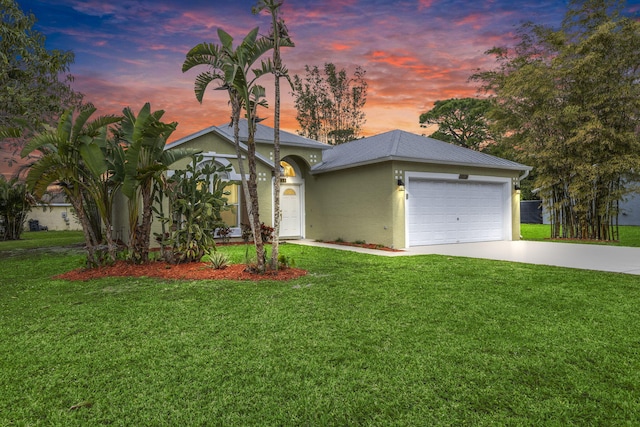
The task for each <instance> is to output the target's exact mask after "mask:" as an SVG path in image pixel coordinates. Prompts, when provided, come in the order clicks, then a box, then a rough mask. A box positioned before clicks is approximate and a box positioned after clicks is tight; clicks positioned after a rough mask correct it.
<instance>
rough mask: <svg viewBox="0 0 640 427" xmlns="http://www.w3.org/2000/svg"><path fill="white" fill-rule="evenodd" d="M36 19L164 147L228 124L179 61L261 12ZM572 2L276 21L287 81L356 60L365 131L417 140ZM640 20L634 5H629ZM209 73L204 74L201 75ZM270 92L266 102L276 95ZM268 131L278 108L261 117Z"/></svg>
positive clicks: (43, 9) (73, 6) (209, 1)
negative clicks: (362, 80) (154, 122)
mask: <svg viewBox="0 0 640 427" xmlns="http://www.w3.org/2000/svg"><path fill="white" fill-rule="evenodd" d="M18 3H19V4H20V6H21V8H22V9H23V10H24V11H25V12H32V13H34V14H35V16H36V18H37V19H38V23H37V25H36V29H38V30H39V31H40V32H42V33H43V34H45V35H46V37H47V48H49V49H61V50H72V51H73V52H74V53H75V63H74V64H73V65H72V68H71V73H72V74H73V75H74V76H75V82H74V88H75V89H76V90H77V91H80V92H82V93H84V94H85V100H86V101H88V102H92V103H94V104H95V106H96V107H97V108H98V110H99V114H111V113H116V114H118V113H120V112H121V111H122V109H123V108H124V107H126V106H131V107H132V109H133V110H135V111H137V110H139V109H140V107H142V105H143V104H144V103H145V102H147V101H149V102H151V107H152V109H154V110H158V109H163V110H165V111H166V114H165V117H164V119H165V121H176V122H178V123H179V125H178V128H177V131H176V132H175V133H174V135H173V136H172V138H171V140H175V139H177V138H180V137H183V136H186V135H189V134H191V133H194V132H197V131H199V130H201V129H203V128H205V127H208V126H211V125H219V124H222V123H225V122H228V120H229V116H230V113H229V108H228V106H227V98H226V93H224V92H222V91H209V92H208V93H207V94H206V95H205V98H204V101H203V103H202V105H201V104H199V103H198V101H197V100H196V99H195V96H194V93H193V82H194V78H195V76H196V75H197V74H198V71H196V70H193V71H191V72H188V73H186V74H183V73H182V71H181V67H182V63H183V61H184V58H185V54H186V53H187V52H188V51H189V49H190V48H192V47H193V46H195V45H196V44H198V43H200V42H205V41H206V42H218V37H217V29H218V28H223V29H224V30H225V31H227V32H229V33H230V34H231V35H232V36H234V38H236V40H237V41H239V40H240V39H241V38H242V37H243V36H244V35H246V34H247V33H248V32H249V30H251V29H252V28H254V27H256V26H259V27H260V31H261V33H263V34H264V33H266V32H268V30H269V25H270V17H269V16H268V15H257V16H256V15H253V14H252V13H251V7H252V6H253V5H254V4H255V0H226V1H222V0H187V1H184V0H182V1H178V0H111V1H105V0H88V1H81V0H56V1H55V2H52V1H50V0H42V1H40V0H19V1H18ZM566 8H567V2H565V1H550V0H528V1H519V0H476V1H462V0H453V1H451V0H449V1H446V0H443V1H440V0H398V1H388V0H369V1H361V0H328V1H317V0H313V1H312V0H285V2H284V6H283V8H282V16H283V18H284V19H285V21H286V24H287V26H288V28H289V32H290V35H291V37H292V39H293V41H294V42H295V44H296V47H295V48H290V49H286V50H284V51H283V60H284V62H285V64H286V65H287V67H288V68H289V71H290V74H291V75H293V74H299V75H301V76H302V75H304V66H305V64H306V65H310V66H311V65H318V66H322V65H323V64H324V63H325V62H333V63H334V64H336V66H337V67H339V68H346V69H347V70H348V71H349V73H350V74H351V72H352V71H353V69H354V68H355V67H356V66H358V65H360V66H362V67H363V68H364V69H365V70H366V80H367V82H368V84H369V91H368V98H367V104H366V106H365V113H366V118H367V121H366V123H365V125H364V134H365V135H374V134H377V133H381V132H384V131H388V130H393V129H402V130H406V131H409V132H414V133H424V132H425V130H424V129H421V128H420V126H419V124H418V117H419V115H420V113H422V112H425V111H427V110H429V109H430V108H431V107H432V106H433V103H434V102H435V101H437V100H440V99H448V98H453V97H466V96H475V95H477V93H478V92H477V88H476V87H475V86H474V85H473V84H471V83H469V82H468V78H469V76H470V75H471V74H472V73H473V72H474V70H476V69H477V68H483V69H488V68H491V67H493V66H494V61H493V59H492V58H491V57H489V56H487V55H485V54H484V52H485V51H486V50H488V49H490V48H491V47H493V46H503V45H507V44H513V42H514V38H513V37H514V34H515V30H516V29H517V28H518V27H519V26H520V25H521V24H522V23H523V22H525V21H527V20H531V21H533V22H535V23H539V24H546V25H551V26H558V25H559V24H560V22H561V20H562V17H563V15H564V13H565V12H566ZM625 12H626V13H627V14H631V15H635V16H638V15H639V14H640V0H632V1H628V2H627V7H626V9H625ZM200 71H204V68H202V70H200ZM263 84H264V86H266V88H267V94H268V95H269V96H268V98H269V100H270V102H269V103H270V104H271V105H273V99H272V95H273V88H272V83H271V82H269V81H266V80H265V81H264V82H263ZM289 92H290V90H283V93H285V94H286V97H285V99H284V100H283V106H282V107H283V109H282V114H283V118H282V126H283V129H284V130H287V131H291V132H295V131H296V130H297V129H298V123H297V122H296V119H295V114H296V113H295V109H294V106H293V98H292V97H291V96H290V94H289ZM261 116H266V117H267V120H266V121H265V122H264V124H267V125H272V123H273V121H272V118H273V112H272V111H271V110H266V111H262V113H261Z"/></svg>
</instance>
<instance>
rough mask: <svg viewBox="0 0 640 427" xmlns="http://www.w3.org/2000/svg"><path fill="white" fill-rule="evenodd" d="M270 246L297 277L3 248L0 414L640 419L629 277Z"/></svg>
mask: <svg viewBox="0 0 640 427" xmlns="http://www.w3.org/2000/svg"><path fill="white" fill-rule="evenodd" d="M220 250H221V251H225V252H227V253H229V255H230V257H231V258H232V260H233V262H243V260H244V256H245V248H244V247H242V246H235V247H224V248H220ZM281 251H282V252H283V253H284V254H286V255H287V256H288V257H290V258H292V259H294V260H295V262H296V265H297V266H298V267H300V268H305V269H307V270H308V271H309V275H308V276H306V277H303V278H301V279H297V280H295V281H291V282H270V281H267V282H234V281H163V280H154V279H148V278H129V279H123V278H103V279H100V280H93V281H89V282H68V281H63V280H54V279H51V277H52V276H53V275H55V274H58V273H61V272H64V271H68V270H69V269H72V268H76V267H78V266H80V265H82V262H83V256H82V255H80V254H78V255H74V254H73V253H62V254H58V255H56V256H51V254H49V253H45V252H37V253H34V254H33V255H32V256H30V257H28V258H24V257H9V258H6V259H3V260H2V262H1V263H0V425H30V426H45V425H46V426H50V425H60V426H86V425H103V424H112V425H136V426H174V425H236V426H250V425H260V426H269V425H273V426H275V425H292V426H293V425H341V426H342V425H399V426H403V425H406V426H413V425H435V426H437V425H474V426H476V425H480V426H481V425H487V426H488V425H527V426H532V425H536V426H537V425H638V424H640V338H639V337H640V312H639V311H638V306H639V305H640V277H637V276H630V275H622V274H611V273H600V272H593V271H579V270H571V269H563V268H556V267H544V266H533V265H526V264H515V263H507V262H497V261H487V260H474V259H465V258H453V257H445V256H422V257H399V258H388V257H379V256H370V255H363V254H358V253H352V252H346V251H338V250H332V249H324V248H315V247H304V246H296V245H292V244H285V245H283V246H282V247H281Z"/></svg>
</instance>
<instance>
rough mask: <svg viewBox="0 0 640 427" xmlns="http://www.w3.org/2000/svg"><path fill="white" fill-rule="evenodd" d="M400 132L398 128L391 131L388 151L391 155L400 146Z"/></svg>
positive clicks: (395, 152)
mask: <svg viewBox="0 0 640 427" xmlns="http://www.w3.org/2000/svg"><path fill="white" fill-rule="evenodd" d="M402 132H403V131H402V130H400V129H396V130H394V131H393V144H392V145H391V152H390V153H389V154H390V155H391V156H394V155H396V154H397V153H398V147H400V139H401V138H402Z"/></svg>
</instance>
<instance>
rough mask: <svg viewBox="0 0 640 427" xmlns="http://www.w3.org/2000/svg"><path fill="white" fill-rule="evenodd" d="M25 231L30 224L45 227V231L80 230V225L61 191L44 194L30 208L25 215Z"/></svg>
mask: <svg viewBox="0 0 640 427" xmlns="http://www.w3.org/2000/svg"><path fill="white" fill-rule="evenodd" d="M27 220H28V221H27V224H29V225H28V226H27V228H26V229H27V230H29V229H30V227H31V225H32V224H34V223H35V224H37V225H38V226H39V227H42V228H44V227H46V229H47V230H56V231H64V230H74V231H78V230H82V225H80V222H79V221H78V218H77V217H76V215H75V214H74V213H73V208H72V207H71V203H69V202H68V201H67V198H66V196H65V195H64V193H62V192H61V191H54V192H51V193H46V194H45V195H44V196H42V200H41V202H40V203H38V204H37V205H36V206H33V207H32V208H31V211H30V212H29V214H28V215H27Z"/></svg>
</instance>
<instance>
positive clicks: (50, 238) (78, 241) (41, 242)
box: [0, 231, 84, 252]
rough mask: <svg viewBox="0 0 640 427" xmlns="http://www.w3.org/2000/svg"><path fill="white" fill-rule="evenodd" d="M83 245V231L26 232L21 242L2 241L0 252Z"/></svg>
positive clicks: (0, 242)
mask: <svg viewBox="0 0 640 427" xmlns="http://www.w3.org/2000/svg"><path fill="white" fill-rule="evenodd" d="M83 244H84V236H83V235H82V231H26V232H24V233H22V236H21V238H20V240H12V241H0V252H2V251H14V250H20V249H34V248H48V247H64V246H70V245H79V246H83Z"/></svg>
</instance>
